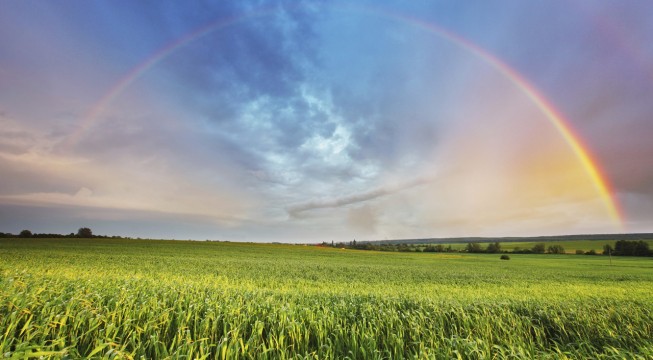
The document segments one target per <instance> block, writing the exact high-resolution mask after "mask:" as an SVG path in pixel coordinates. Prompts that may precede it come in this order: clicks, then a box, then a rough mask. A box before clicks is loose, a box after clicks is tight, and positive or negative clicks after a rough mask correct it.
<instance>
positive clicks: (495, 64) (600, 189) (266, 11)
mask: <svg viewBox="0 0 653 360" xmlns="http://www.w3.org/2000/svg"><path fill="white" fill-rule="evenodd" d="M343 8H344V10H345V11H358V12H361V13H366V14H371V15H376V16H380V17H385V18H388V19H393V20H396V21H400V22H404V23H407V24H410V25H412V26H415V27H417V28H420V29H422V30H424V31H427V32H429V33H431V34H433V35H435V36H438V37H440V38H442V39H444V40H446V41H448V42H450V43H452V44H455V45H457V46H458V47H460V48H461V49H463V50H465V51H466V52H468V53H470V54H472V55H474V56H475V57H476V58H477V59H480V60H482V61H483V62H484V63H486V64H487V65H489V66H490V67H492V68H493V69H494V70H496V71H497V72H499V73H500V74H501V75H503V76H504V77H505V78H506V79H508V80H509V81H510V83H512V84H513V85H514V86H515V87H516V88H517V89H519V90H520V91H521V92H522V93H523V94H524V95H525V96H526V97H527V98H528V99H530V100H531V102H532V103H533V104H534V105H535V106H536V107H537V108H538V109H539V110H540V111H541V112H542V114H543V115H544V116H545V117H546V118H547V119H548V121H549V123H550V124H551V125H552V126H553V127H554V128H555V129H556V130H557V132H558V133H559V134H560V136H561V137H562V138H563V139H564V141H565V142H566V143H567V144H568V145H569V147H570V148H571V150H572V151H573V153H574V154H575V156H576V158H577V159H578V161H579V162H580V165H581V166H582V167H583V169H584V170H585V172H586V174H587V175H588V177H589V178H590V179H591V181H592V183H593V185H594V187H595V190H596V191H597V194H598V195H599V197H600V199H601V201H602V202H603V204H604V206H605V209H606V211H607V213H608V215H609V217H610V219H611V220H612V221H613V222H614V224H615V225H616V226H617V228H619V229H620V230H623V224H624V216H623V211H622V210H621V208H620V206H619V203H618V202H617V200H616V199H615V197H614V195H613V190H612V188H611V186H610V183H609V181H608V179H607V177H606V176H605V174H603V172H602V171H601V170H600V167H599V165H598V161H597V160H596V159H595V158H594V157H593V156H592V155H591V151H590V150H589V148H588V147H587V146H586V145H585V144H584V143H583V141H582V138H581V136H580V135H579V134H577V133H576V132H575V130H574V128H573V126H572V125H571V124H570V122H569V121H568V120H567V119H566V118H565V117H564V116H563V115H562V114H561V113H560V112H559V111H558V110H557V109H556V108H555V106H554V105H553V104H552V103H551V102H550V101H548V100H547V98H546V97H545V96H544V95H543V94H542V93H541V92H540V91H539V90H538V89H537V88H536V87H535V86H533V85H532V84H531V83H530V82H529V81H528V80H527V79H526V78H525V77H524V76H523V75H521V74H520V73H519V72H518V71H517V70H515V69H513V68H511V67H510V66H509V65H508V64H506V63H505V62H504V61H502V60H501V59H499V58H498V57H497V56H495V55H493V54H492V53H490V52H488V51H487V50H485V49H483V48H482V47H480V46H479V45H477V44H475V43H473V42H472V41H470V40H468V39H466V38H464V37H462V36H460V35H458V34H455V33H453V32H451V31H449V30H447V29H445V28H443V27H440V26H439V25H436V24H433V23H429V22H426V21H424V20H421V19H418V18H415V17H411V16H407V15H404V14H400V13H397V12H391V11H387V10H385V9H382V8H379V7H358V6H351V5H348V6H346V7H343ZM273 11H274V9H273V8H269V7H268V8H261V9H259V10H258V11H252V12H248V13H245V14H242V15H240V16H235V17H229V18H221V19H218V20H216V21H213V22H211V23H208V24H207V25H204V26H202V27H200V28H198V29H196V30H194V31H192V32H190V33H188V34H186V35H184V36H182V37H180V38H178V39H176V40H174V41H172V42H171V43H169V44H167V45H165V46H163V47H162V48H160V49H159V50H157V51H156V52H154V53H153V54H152V55H151V56H150V57H148V58H147V59H145V60H144V61H143V62H141V63H140V64H138V65H136V66H135V67H134V68H132V69H131V70H130V71H129V72H127V73H126V74H125V76H123V77H122V78H121V79H120V80H119V81H117V82H116V83H115V84H114V85H113V86H111V87H110V88H109V90H108V91H107V92H106V94H105V95H104V96H102V97H101V98H100V99H99V100H98V101H97V102H96V103H95V104H94V105H93V106H92V107H91V108H90V109H89V111H88V112H87V113H86V115H85V116H84V117H83V118H82V121H81V123H80V126H78V128H77V130H75V131H74V132H73V133H72V134H71V135H69V136H68V137H67V138H66V139H65V140H64V142H63V148H64V149H71V148H73V147H74V146H75V144H76V143H77V142H78V141H79V140H80V138H81V137H82V136H83V134H84V133H85V132H86V131H87V130H88V129H90V128H91V127H92V126H93V124H94V123H95V122H96V121H97V119H98V117H99V115H101V113H102V112H103V111H104V110H105V109H106V108H107V106H108V105H109V104H110V103H111V102H112V101H113V100H114V99H115V98H117V97H118V96H119V95H120V93H121V92H122V91H124V90H125V89H126V88H127V87H129V86H130V85H131V84H132V83H133V82H134V81H135V80H137V79H138V78H139V77H140V76H141V75H142V74H144V73H145V72H147V71H148V70H149V69H150V68H152V67H153V66H155V65H156V64H157V63H159V62H160V61H162V60H164V59H165V58H167V57H168V56H170V55H171V54H173V53H175V52H176V51H177V50H179V49H181V48H182V47H184V46H185V45H187V44H189V43H191V42H193V41H195V40H198V39H200V38H202V37H204V36H206V35H208V34H210V33H212V32H215V31H218V30H221V29H224V28H226V27H229V26H231V25H234V24H237V23H239V22H242V21H245V20H251V19H253V18H256V17H262V16H267V15H270V14H272V13H273Z"/></svg>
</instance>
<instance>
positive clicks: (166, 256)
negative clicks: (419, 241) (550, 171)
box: [0, 239, 653, 359]
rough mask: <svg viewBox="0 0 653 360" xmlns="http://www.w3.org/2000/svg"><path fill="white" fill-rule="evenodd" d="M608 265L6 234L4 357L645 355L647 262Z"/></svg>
mask: <svg viewBox="0 0 653 360" xmlns="http://www.w3.org/2000/svg"><path fill="white" fill-rule="evenodd" d="M563 246H564V245H563ZM608 261H609V260H608V258H606V257H602V256H596V257H594V256H582V257H581V256H569V255H559V256H556V255H518V254H515V255H512V254H511V259H510V260H509V261H501V260H499V255H486V254H435V253H386V252H374V251H355V250H340V249H331V248H319V247H311V246H292V245H272V244H241V243H209V242H180V241H149V240H109V239H101V240H100V239H93V240H85V239H48V240H39V239H29V240H20V239H3V240H0V289H1V290H0V355H4V356H5V357H10V358H11V357H13V358H25V357H40V356H42V357H45V358H48V357H52V358H65V357H68V358H80V357H90V358H116V359H117V358H127V359H130V358H134V359H138V358H209V359H212V358H224V359H236V358H245V359H248V358H255V359H279V358H310V359H328V358H338V359H340V358H347V357H348V358H352V359H380V358H386V359H390V358H392V359H400V358H465V359H492V358H560V359H564V358H572V359H575V358H577V359H581V358H589V357H592V358H606V359H607V358H615V359H622V358H642V359H645V358H651V357H653V336H652V334H653V299H651V296H650V295H651V294H652V293H653V260H652V259H645V258H615V257H613V259H612V264H613V265H612V266H610V264H609V262H608Z"/></svg>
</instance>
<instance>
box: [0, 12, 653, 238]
mask: <svg viewBox="0 0 653 360" xmlns="http://www.w3.org/2000/svg"><path fill="white" fill-rule="evenodd" d="M651 33H653V5H650V4H648V3H646V2H641V1H607V2H601V3H597V2H594V1H533V2H528V3H525V2H522V1H471V2H464V3H463V2H456V1H440V2H427V1H414V2H399V1H387V2H364V1H359V2H350V1H335V2H309V1H306V2H299V1H298V2H294V1H292V2H291V1H281V2H249V1H238V2H156V1H152V2H132V1H112V2H86V1H70V2H64V3H61V2H36V1H34V2H33V1H13V2H12V1H6V2H2V3H0V46H1V47H2V49H3V51H2V52H0V124H1V126H0V176H1V177H2V182H1V183H0V231H3V232H13V233H17V232H19V231H20V230H22V229H30V230H32V231H33V232H59V233H70V232H74V231H76V229H77V228H79V227H82V226H88V227H90V228H92V229H93V230H94V232H95V233H98V234H107V235H123V236H140V237H154V238H177V239H188V238H189V239H222V240H237V241H284V242H316V241H330V240H335V241H349V240H351V239H354V238H355V239H386V238H415V237H441V236H526V235H548V234H573V233H602V232H624V231H628V232H644V231H653V219H651V216H650V215H651V214H653V156H652V155H653V142H651V141H650V139H651V137H652V135H653V121H652V120H651V114H653V102H651V101H650V99H652V98H653V70H652V69H653V44H651V42H650V41H649V37H650V36H649V34H651ZM447 34H448V35H447ZM471 48H473V49H477V51H476V52H475V51H474V50H470V49H471ZM479 51H480V53H481V55H479ZM157 54H158V55H157ZM482 54H486V55H482ZM163 55H165V56H163ZM484 56H485V58H484ZM488 57H490V58H493V59H496V60H497V61H499V62H501V63H502V64H503V65H504V66H505V67H506V68H510V69H512V70H511V71H512V72H513V74H516V76H518V77H519V78H520V79H522V80H523V81H524V82H526V83H527V84H528V85H529V87H530V88H531V89H533V91H535V92H536V93H537V94H538V95H539V96H541V98H542V99H545V100H546V102H548V103H549V104H551V105H552V107H553V108H555V109H556V111H558V112H559V113H560V114H562V116H563V117H564V118H565V121H566V123H567V124H568V126H569V127H570V129H571V130H572V132H573V133H574V134H575V135H576V140H577V141H578V142H579V143H580V144H582V145H583V146H584V147H585V149H586V151H587V152H588V154H589V155H590V156H591V157H592V158H593V159H594V165H595V166H596V167H597V168H598V169H599V171H600V172H601V173H602V174H603V180H604V181H605V182H606V183H607V184H609V189H610V192H611V197H612V200H613V201H614V202H615V203H617V204H619V206H620V207H621V209H622V219H621V222H622V223H623V224H619V223H618V222H619V221H615V219H614V218H613V217H611V216H610V213H609V211H608V209H606V205H605V196H603V197H602V194H601V193H600V191H597V188H596V182H595V181H594V180H593V179H592V178H591V176H590V175H588V173H587V171H586V169H585V168H584V167H583V164H582V161H581V159H579V158H578V156H577V155H578V154H575V153H574V151H573V148H572V147H571V146H570V144H569V143H568V141H565V139H564V138H563V136H561V134H560V132H559V131H558V130H556V128H555V127H554V126H553V124H552V123H551V121H550V119H548V118H547V116H546V114H544V113H543V112H542V109H541V108H539V107H538V106H537V104H536V103H534V101H533V98H532V97H529V96H528V94H526V93H525V92H524V89H520V88H519V86H517V85H516V84H515V80H514V79H511V78H510V76H508V75H507V74H506V73H502V72H501V71H500V70H498V69H497V68H496V66H493V65H492V64H491V63H489V62H488V60H487V59H488Z"/></svg>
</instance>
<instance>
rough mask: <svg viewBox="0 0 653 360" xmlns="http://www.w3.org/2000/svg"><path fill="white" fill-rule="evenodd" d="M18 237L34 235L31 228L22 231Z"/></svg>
mask: <svg viewBox="0 0 653 360" xmlns="http://www.w3.org/2000/svg"><path fill="white" fill-rule="evenodd" d="M18 237H22V238H28V237H32V232H31V231H29V230H23V231H21V232H20V234H18Z"/></svg>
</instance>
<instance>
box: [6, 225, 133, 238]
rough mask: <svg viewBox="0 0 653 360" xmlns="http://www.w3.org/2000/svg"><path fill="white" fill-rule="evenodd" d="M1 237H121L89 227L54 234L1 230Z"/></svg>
mask: <svg viewBox="0 0 653 360" xmlns="http://www.w3.org/2000/svg"><path fill="white" fill-rule="evenodd" d="M0 238H35V239H36V238H38V239H62V238H84V239H90V238H120V236H104V235H94V234H93V231H92V230H91V229H90V228H88V227H81V228H79V229H78V230H77V232H76V233H74V232H71V233H70V234H53V233H32V232H31V231H30V230H23V231H21V232H19V233H18V234H12V233H4V232H0Z"/></svg>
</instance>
